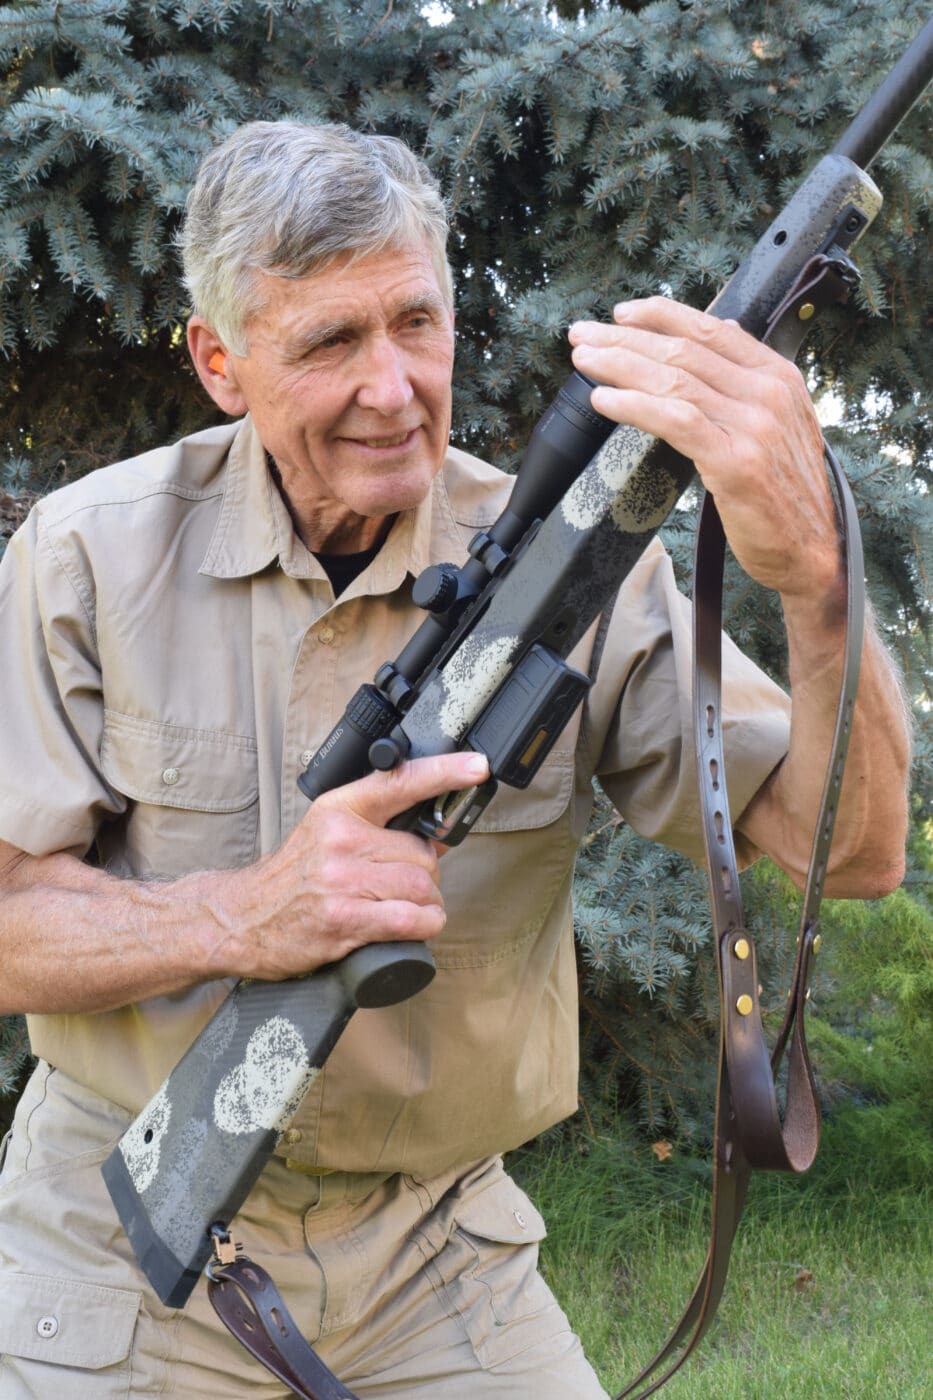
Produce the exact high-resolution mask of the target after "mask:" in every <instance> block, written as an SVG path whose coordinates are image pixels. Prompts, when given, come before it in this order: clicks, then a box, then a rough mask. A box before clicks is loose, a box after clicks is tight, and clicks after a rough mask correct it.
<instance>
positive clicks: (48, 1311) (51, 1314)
mask: <svg viewBox="0 0 933 1400" xmlns="http://www.w3.org/2000/svg"><path fill="white" fill-rule="evenodd" d="M2 1289H3V1309H2V1315H0V1393H2V1395H3V1397H4V1400H20V1397H22V1400H26V1397H27V1396H30V1397H31V1396H35V1395H43V1396H46V1395H47V1396H49V1397H53V1396H58V1397H62V1400H126V1397H127V1396H129V1395H130V1394H131V1386H132V1368H131V1365H130V1347H131V1345H132V1341H133V1332H134V1329H135V1326H136V1318H137V1315H138V1313H139V1308H140V1303H141V1301H142V1295H141V1293H136V1292H133V1291H131V1290H129V1289H123V1288H104V1287H101V1286H100V1285H98V1284H92V1283H83V1282H80V1281H78V1280H72V1279H60V1278H52V1277H48V1276H46V1275H43V1274H24V1273H15V1274H6V1275H4V1276H3V1278H2Z"/></svg>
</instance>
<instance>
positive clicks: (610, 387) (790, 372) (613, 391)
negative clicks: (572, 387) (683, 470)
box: [570, 297, 842, 600]
mask: <svg viewBox="0 0 933 1400" xmlns="http://www.w3.org/2000/svg"><path fill="white" fill-rule="evenodd" d="M570 341H571V344H572V345H573V347H574V350H573V362H574V365H575V366H576V368H577V369H578V370H581V371H582V372H583V373H584V374H588V375H589V376H590V377H591V378H593V379H598V380H600V381H601V384H600V387H599V388H596V389H594V391H593V396H592V402H593V407H594V408H595V409H597V410H598V412H600V413H602V414H604V415H605V416H606V417H607V418H612V419H614V420H616V421H617V422H620V423H629V424H631V425H632V426H634V427H636V428H641V429H643V430H644V431H645V432H648V433H651V434H652V435H653V436H654V437H659V438H662V439H663V440H664V441H665V442H667V443H669V444H670V446H671V447H673V448H675V449H676V450H677V451H678V452H681V453H682V454H683V455H684V456H685V457H689V458H690V459H692V461H693V462H694V463H695V464H696V468H697V470H698V472H699V473H700V476H701V478H702V480H703V484H704V486H705V487H706V488H707V490H709V491H710V492H711V493H712V495H713V496H714V497H715V500H716V505H717V507H718V509H719V514H720V516H721V518H722V522H723V527H724V529H725V532H726V537H727V539H728V540H729V544H730V546H731V548H732V551H733V553H734V554H735V556H736V558H737V559H738V561H739V563H740V564H741V565H742V567H743V568H744V569H745V571H746V572H747V573H749V574H750V575H751V576H752V577H753V578H755V579H757V580H758V582H759V583H762V584H764V585H766V586H767V587H769V588H776V589H777V590H778V591H779V592H780V593H781V594H782V595H783V596H784V598H785V600H789V599H791V598H792V597H794V596H795V595H797V596H798V597H802V596H804V595H810V596H812V595H813V594H814V592H815V591H816V592H818V593H819V594H820V595H821V596H824V597H826V596H832V595H833V593H835V592H836V591H837V590H838V589H840V588H841V586H842V563H841V555H840V550H839V545H838V536H837V531H836V517H835V511H834V507H833V503H832V497H831V495H830V491H829V486H828V483H827V479H826V472H825V468H824V464H823V449H822V439H821V435H820V427H819V423H818V422H817V418H816V414H815V412H814V410H813V405H812V403H811V401H810V395H809V393H808V391H807V387H806V384H805V383H804V380H803V377H802V375H801V374H800V371H799V370H798V369H797V368H796V366H794V365H793V364H791V363H790V362H789V361H788V360H785V359H784V358H783V357H782V356H780V355H778V354H777V353H776V352H775V351H773V350H771V349H769V348H768V347H767V346H765V345H762V344H761V343H760V342H759V341H757V340H755V339H754V337H753V336H751V335H749V334H748V333H747V332H746V331H743V330H742V328H741V326H739V325H738V323H737V322H735V321H720V320H719V319H718V318H717V317H715V316H711V315H709V314H708V313H707V312H704V311H697V310H694V309H693V308H692V307H688V306H682V305H680V304H679V303H678V302H675V301H670V300H669V299H668V298H666V297H650V298H648V299H647V300H645V301H632V302H625V303H622V304H621V305H619V306H617V307H616V308H615V311H614V320H613V324H612V325H608V324H605V323H601V322H595V321H580V322H577V323H576V324H575V325H573V326H572V327H571V328H570Z"/></svg>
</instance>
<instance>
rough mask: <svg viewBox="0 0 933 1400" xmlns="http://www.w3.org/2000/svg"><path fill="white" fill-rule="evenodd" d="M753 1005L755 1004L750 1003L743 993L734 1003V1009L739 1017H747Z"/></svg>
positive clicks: (746, 994) (749, 999) (746, 995)
mask: <svg viewBox="0 0 933 1400" xmlns="http://www.w3.org/2000/svg"><path fill="white" fill-rule="evenodd" d="M754 1005H755V1003H754V1002H753V1001H752V999H751V997H750V996H749V995H748V993H747V992H743V993H742V995H741V996H740V997H739V999H738V1001H737V1002H736V1003H735V1009H736V1011H737V1012H738V1013H739V1015H740V1016H748V1015H750V1014H751V1009H752V1007H753V1006H754Z"/></svg>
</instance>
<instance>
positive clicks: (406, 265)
mask: <svg viewBox="0 0 933 1400" xmlns="http://www.w3.org/2000/svg"><path fill="white" fill-rule="evenodd" d="M253 289H254V292H255V294H256V299H255V302H254V304H253V307H252V309H251V311H250V314H249V316H248V317H247V318H246V321H245V323H244V329H245V332H246V335H247V339H249V338H250V335H251V333H253V334H256V333H258V334H261V335H262V336H263V337H264V338H265V337H266V336H268V335H270V334H271V335H275V336H276V337H277V338H279V340H280V341H281V342H282V343H283V344H284V343H285V342H286V341H289V340H291V339H292V338H295V337H297V338H298V339H299V340H301V341H302V342H308V341H309V339H310V340H316V339H326V338H327V337H328V336H331V335H335V334H338V333H352V334H359V333H362V332H364V331H365V330H366V329H368V328H372V327H377V326H381V325H383V324H387V323H391V322H394V321H396V320H398V319H400V318H404V317H406V316H410V315H413V314H416V313H423V314H424V315H426V316H428V317H429V318H431V319H433V320H436V321H437V322H438V323H443V322H447V321H449V320H450V318H451V306H450V301H449V297H448V295H447V288H446V286H445V285H444V284H443V283H442V282H441V281H440V279H439V278H438V275H437V269H436V266H435V262H434V258H433V256H432V253H431V249H430V248H429V247H427V245H422V246H415V247H404V248H391V247H390V248H384V249H381V250H379V251H377V252H371V253H366V254H362V255H359V254H355V253H348V254H340V255H338V256H337V257H336V258H333V259H331V260H330V261H329V262H328V263H327V265H326V266H325V267H322V268H318V269H316V270H314V271H313V272H310V273H308V274H306V275H305V276H301V277H295V276H279V275H277V274H275V273H269V272H259V271H254V273H253Z"/></svg>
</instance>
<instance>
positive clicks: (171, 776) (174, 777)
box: [162, 768, 181, 787]
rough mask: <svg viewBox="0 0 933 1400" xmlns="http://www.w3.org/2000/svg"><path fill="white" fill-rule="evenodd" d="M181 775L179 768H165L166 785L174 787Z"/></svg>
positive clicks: (163, 774)
mask: <svg viewBox="0 0 933 1400" xmlns="http://www.w3.org/2000/svg"><path fill="white" fill-rule="evenodd" d="M180 777H181V774H180V773H179V771H178V769H177V768H164V769H163V770H162V781H163V783H165V785H166V787H174V786H175V784H176V783H177V782H178V779H179V778H180Z"/></svg>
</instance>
